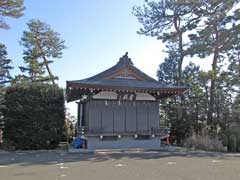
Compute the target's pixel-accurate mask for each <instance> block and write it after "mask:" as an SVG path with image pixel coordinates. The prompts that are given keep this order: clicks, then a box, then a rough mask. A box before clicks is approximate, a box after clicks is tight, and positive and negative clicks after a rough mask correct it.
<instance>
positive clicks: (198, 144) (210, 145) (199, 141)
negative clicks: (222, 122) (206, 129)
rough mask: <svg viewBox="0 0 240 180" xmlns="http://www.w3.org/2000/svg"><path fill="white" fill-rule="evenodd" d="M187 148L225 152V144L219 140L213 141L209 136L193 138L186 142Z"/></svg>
mask: <svg viewBox="0 0 240 180" xmlns="http://www.w3.org/2000/svg"><path fill="white" fill-rule="evenodd" d="M184 146H185V147H187V148H193V149H197V150H205V151H224V147H223V144H222V142H221V141H220V140H218V139H212V138H210V137H209V136H199V135H197V136H194V135H193V136H191V137H189V138H187V139H186V140H185V142H184Z"/></svg>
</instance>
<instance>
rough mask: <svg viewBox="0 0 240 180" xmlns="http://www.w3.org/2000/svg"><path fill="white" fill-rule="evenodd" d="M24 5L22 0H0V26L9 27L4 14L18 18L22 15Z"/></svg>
mask: <svg viewBox="0 0 240 180" xmlns="http://www.w3.org/2000/svg"><path fill="white" fill-rule="evenodd" d="M24 9H25V7H24V5H23V0H1V1H0V28H3V29H9V28H10V27H9V25H8V24H7V23H6V22H5V20H4V16H7V17H12V18H19V17H21V16H22V15H23V11H24Z"/></svg>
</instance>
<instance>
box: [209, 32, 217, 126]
mask: <svg viewBox="0 0 240 180" xmlns="http://www.w3.org/2000/svg"><path fill="white" fill-rule="evenodd" d="M214 33H215V36H216V37H215V38H216V39H215V46H214V55H213V63H212V73H211V86H210V100H209V109H208V123H209V124H212V123H213V112H214V102H215V98H214V96H215V89H216V87H215V86H216V76H217V61H218V56H219V47H218V31H217V28H216V27H215V32H214Z"/></svg>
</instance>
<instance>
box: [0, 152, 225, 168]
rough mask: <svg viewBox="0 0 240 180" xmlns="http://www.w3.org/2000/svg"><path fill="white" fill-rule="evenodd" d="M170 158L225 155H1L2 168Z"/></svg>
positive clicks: (190, 153)
mask: <svg viewBox="0 0 240 180" xmlns="http://www.w3.org/2000/svg"><path fill="white" fill-rule="evenodd" d="M169 157H185V158H215V159H216V158H217V159H223V158H225V156H224V154H223V153H216V152H194V151H192V152H187V151H185V152H160V151H144V152H142V151H123V152H99V153H88V154H80V153H68V152H66V151H29V152H28V151H24V152H9V153H0V166H1V165H2V166H3V165H20V166H30V165H51V164H52V165H53V164H59V163H74V162H84V161H87V162H88V163H99V162H104V161H112V160H122V159H132V160H136V161H137V160H153V159H162V158H169Z"/></svg>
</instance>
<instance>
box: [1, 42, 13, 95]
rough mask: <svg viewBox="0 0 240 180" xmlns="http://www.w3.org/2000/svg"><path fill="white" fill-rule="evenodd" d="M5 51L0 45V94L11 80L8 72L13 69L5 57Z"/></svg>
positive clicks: (9, 60)
mask: <svg viewBox="0 0 240 180" xmlns="http://www.w3.org/2000/svg"><path fill="white" fill-rule="evenodd" d="M6 49H7V48H6V46H5V45H4V44H1V43H0V93H1V91H2V90H1V89H2V88H3V87H4V86H5V85H6V84H7V83H9V82H10V80H11V79H12V77H11V75H10V70H11V69H13V67H12V66H11V65H10V63H11V59H9V58H8V57H7V50H6Z"/></svg>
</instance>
